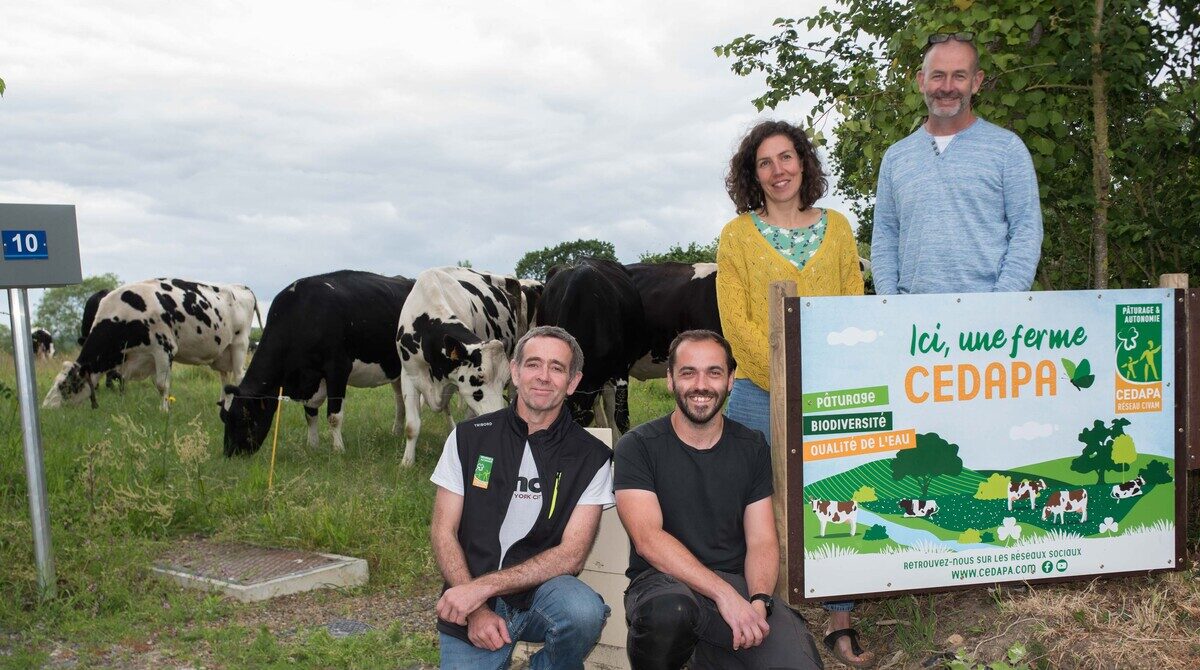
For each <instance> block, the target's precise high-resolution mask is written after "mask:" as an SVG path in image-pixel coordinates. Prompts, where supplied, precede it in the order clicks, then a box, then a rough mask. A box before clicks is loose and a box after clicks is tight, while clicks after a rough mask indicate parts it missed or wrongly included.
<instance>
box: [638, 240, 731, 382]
mask: <svg viewBox="0 0 1200 670" xmlns="http://www.w3.org/2000/svg"><path fill="white" fill-rule="evenodd" d="M625 268H626V269H628V270H629V275H630V276H631V277H633V283H634V285H635V286H636V287H637V291H638V295H639V296H641V299H642V310H643V312H644V313H645V315H646V345H647V347H648V351H647V352H646V355H645V356H643V357H642V358H640V359H639V360H638V361H637V363H636V364H635V365H634V366H633V370H632V371H631V374H632V375H633V376H634V377H636V378H638V379H659V378H661V377H665V376H666V375H667V353H668V351H669V350H670V348H671V340H674V339H675V336H676V335H678V334H679V333H682V332H683V331H685V330H695V329H697V328H701V329H704V330H711V331H713V332H714V333H720V332H721V314H720V312H719V311H718V309H717V264H716V263H633V264H631V265H626V266H625Z"/></svg>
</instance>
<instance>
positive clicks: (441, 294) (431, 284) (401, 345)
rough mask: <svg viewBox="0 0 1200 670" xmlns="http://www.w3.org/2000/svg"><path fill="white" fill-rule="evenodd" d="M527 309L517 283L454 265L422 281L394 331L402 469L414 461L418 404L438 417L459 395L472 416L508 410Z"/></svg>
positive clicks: (421, 277)
mask: <svg viewBox="0 0 1200 670" xmlns="http://www.w3.org/2000/svg"><path fill="white" fill-rule="evenodd" d="M526 307H527V299H526V298H525V296H524V292H523V291H522V286H521V283H520V282H519V281H518V280H517V279H515V278H513V277H507V276H504V275H496V274H491V273H487V272H480V271H477V270H472V269H471V268H462V267H454V266H451V267H443V268H434V269H431V270H426V271H424V272H422V273H421V274H419V275H417V279H416V283H415V284H414V285H413V289H412V293H411V294H410V295H409V298H408V300H407V301H405V303H404V309H403V310H401V312H400V320H399V325H398V327H397V328H396V330H395V337H396V341H395V346H396V349H397V351H398V353H399V354H400V361H401V364H402V365H403V366H404V375H403V376H402V377H401V379H402V380H403V381H404V384H405V387H404V419H405V436H406V438H407V442H406V444H405V447H404V460H403V461H402V462H403V464H404V465H411V464H412V463H413V460H414V458H415V457H416V452H417V436H418V435H419V434H420V433H421V412H420V409H421V398H424V399H425V402H426V403H428V404H429V406H430V407H431V408H432V409H433V410H434V411H435V412H440V411H443V410H444V409H445V408H446V404H447V402H448V401H449V400H450V396H451V395H452V394H453V393H454V391H455V390H457V391H458V394H459V397H460V398H461V399H462V401H463V402H464V403H465V404H466V406H467V410H468V412H470V413H472V414H473V415H479V414H486V413H488V412H494V411H496V410H498V409H502V408H503V407H504V385H505V384H506V383H507V382H508V380H509V370H508V359H509V357H510V356H512V351H513V347H515V346H516V344H517V340H519V339H520V338H521V336H522V335H524V334H525V332H526V331H527V330H528V321H526V320H525V319H523V318H522V311H523V310H524V309H525V308H526ZM522 322H524V323H525V324H526V326H525V327H524V328H522V326H521V324H522ZM417 392H420V396H418V395H417Z"/></svg>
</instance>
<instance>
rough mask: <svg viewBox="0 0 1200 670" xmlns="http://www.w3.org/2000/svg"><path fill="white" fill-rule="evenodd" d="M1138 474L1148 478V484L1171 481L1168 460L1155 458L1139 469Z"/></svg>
mask: <svg viewBox="0 0 1200 670" xmlns="http://www.w3.org/2000/svg"><path fill="white" fill-rule="evenodd" d="M1138 476H1139V477H1141V478H1142V479H1144V480H1146V486H1154V485H1155V484H1169V483H1170V482H1171V468H1170V466H1168V465H1167V462H1166V461H1160V460H1158V459H1155V460H1152V461H1150V462H1149V463H1147V464H1146V467H1144V468H1142V469H1141V470H1140V471H1138Z"/></svg>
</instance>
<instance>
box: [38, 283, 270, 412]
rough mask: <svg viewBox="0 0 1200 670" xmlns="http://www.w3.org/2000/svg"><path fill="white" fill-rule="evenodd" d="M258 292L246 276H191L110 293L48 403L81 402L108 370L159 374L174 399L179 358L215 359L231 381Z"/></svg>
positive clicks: (162, 388)
mask: <svg viewBox="0 0 1200 670" xmlns="http://www.w3.org/2000/svg"><path fill="white" fill-rule="evenodd" d="M255 307H256V305H255V299H254V293H252V292H251V291H250V289H249V288H246V287H245V286H242V285H240V284H224V285H221V284H204V283H199V282H193V281H187V280H184V279H147V280H145V281H140V282H135V283H132V284H126V285H124V286H121V287H119V288H117V289H116V290H114V291H113V292H112V293H109V294H108V295H107V296H105V297H104V298H103V299H102V300H101V301H100V304H99V305H98V306H97V309H96V319H95V322H94V323H93V324H92V328H91V332H90V333H88V336H87V339H86V340H85V341H84V343H83V348H82V349H80V351H79V358H78V359H77V360H75V361H74V362H67V363H64V364H63V369H62V371H61V372H60V373H59V374H58V377H56V378H55V379H54V382H53V383H52V384H51V386H50V392H49V393H47V394H46V399H45V400H44V401H43V402H42V406H43V407H60V406H62V405H63V404H64V403H66V404H75V403H78V402H80V401H82V400H83V398H84V397H90V398H91V401H92V407H96V396H95V389H96V383H97V382H98V381H99V378H100V375H102V374H104V373H106V372H109V371H110V370H111V371H115V372H116V373H118V374H119V375H120V376H121V378H122V379H125V380H131V381H132V380H137V379H144V378H146V377H149V376H151V375H153V376H154V385H155V386H157V387H158V391H159V393H160V394H161V395H162V408H163V409H164V410H165V409H167V407H168V404H167V398H168V396H169V395H170V390H171V364H172V363H188V364H190V365H207V366H209V367H211V368H213V369H214V370H216V371H218V372H220V373H221V380H222V382H224V383H236V382H238V381H240V380H241V378H242V373H243V371H244V368H245V363H246V347H247V345H248V344H249V342H250V325H251V320H252V319H253V318H254V311H255Z"/></svg>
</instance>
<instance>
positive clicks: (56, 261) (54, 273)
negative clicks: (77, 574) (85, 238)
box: [0, 204, 83, 598]
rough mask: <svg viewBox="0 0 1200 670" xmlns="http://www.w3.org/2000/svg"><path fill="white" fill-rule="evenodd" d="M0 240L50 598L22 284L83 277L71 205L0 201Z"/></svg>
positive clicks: (42, 584)
mask: <svg viewBox="0 0 1200 670" xmlns="http://www.w3.org/2000/svg"><path fill="white" fill-rule="evenodd" d="M0 245H2V247H3V254H2V258H0V288H6V289H8V310H9V319H10V324H11V325H12V338H13V357H14V358H15V359H16V368H17V398H18V400H19V401H20V405H21V431H22V434H23V441H24V445H25V476H26V479H27V480H28V484H29V517H30V521H31V523H32V525H33V552H34V559H35V560H36V561H37V579H38V590H39V591H40V592H41V595H42V597H43V598H51V597H53V596H54V594H55V576H54V549H53V547H52V545H51V541H50V513H49V510H48V505H47V503H48V501H47V497H46V474H45V470H44V467H43V463H42V433H41V427H40V423H39V421H38V405H37V398H38V393H37V379H36V375H35V370H34V366H33V343H32V333H31V332H30V327H29V294H28V292H27V291H26V289H27V288H31V287H39V288H40V287H49V286H67V285H69V284H78V283H80V282H81V281H83V276H82V272H80V267H79V236H78V232H77V230H76V227H75V207H74V206H72V205H11V204H0ZM60 335H61V333H60Z"/></svg>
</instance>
